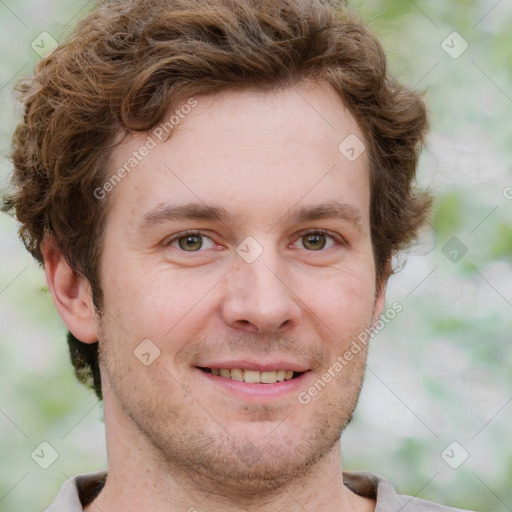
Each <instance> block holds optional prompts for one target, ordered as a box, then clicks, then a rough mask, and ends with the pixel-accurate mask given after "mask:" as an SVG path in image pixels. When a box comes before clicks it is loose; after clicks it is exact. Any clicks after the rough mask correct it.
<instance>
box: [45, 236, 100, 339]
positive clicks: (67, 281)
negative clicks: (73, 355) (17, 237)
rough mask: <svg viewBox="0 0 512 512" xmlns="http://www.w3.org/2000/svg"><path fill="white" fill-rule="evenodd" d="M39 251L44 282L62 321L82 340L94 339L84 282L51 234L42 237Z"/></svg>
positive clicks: (92, 314)
mask: <svg viewBox="0 0 512 512" xmlns="http://www.w3.org/2000/svg"><path fill="white" fill-rule="evenodd" d="M41 250H42V253H43V258H44V271H45V275H46V282H47V283H48V288H49V289H50V293H51V295H52V298H53V302H54V304H55V307H56V308H57V311H58V312H59V315H60V316H61V318H62V320H63V321H64V324H65V325H66V327H67V328H68V329H69V331H70V332H71V333H72V334H73V336H74V337H75V338H77V339H78V340H80V341H82V342H84V343H95V342H96V341H98V335H97V330H96V314H95V309H94V304H93V301H92V293H91V289H90V286H89V283H88V281H87V280H86V279H85V278H83V277H81V276H79V275H78V274H77V273H76V272H74V271H73V270H72V269H71V268H70V266H69V265H68V263H67V261H66V259H65V258H64V256H63V255H62V252H61V250H60V248H59V247H58V245H57V243H56V241H55V239H54V238H53V237H50V236H48V237H46V238H45V240H44V241H43V243H42V246H41Z"/></svg>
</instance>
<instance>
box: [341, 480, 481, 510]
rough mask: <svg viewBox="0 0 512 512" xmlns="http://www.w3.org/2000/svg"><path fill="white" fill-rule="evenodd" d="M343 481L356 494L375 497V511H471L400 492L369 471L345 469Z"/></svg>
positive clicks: (388, 482)
mask: <svg viewBox="0 0 512 512" xmlns="http://www.w3.org/2000/svg"><path fill="white" fill-rule="evenodd" d="M343 482H344V484H345V485H346V486H347V487H348V488H349V489H350V490H351V491H353V492H355V493H356V494H359V495H360V496H365V497H368V498H373V499H375V500H376V502H377V506H376V508H375V512H391V511H392V510H400V511H401V512H471V511H463V510H462V509H460V508H452V507H446V506H444V505H439V504H437V503H433V502H431V501H427V500H423V499H421V498H416V497H414V496H406V495H404V494H398V493H397V492H396V490H395V488H394V487H393V485H392V484H391V482H390V481H389V480H388V479H387V478H385V477H383V476H381V475H377V474H375V473H371V472H369V471H344V472H343Z"/></svg>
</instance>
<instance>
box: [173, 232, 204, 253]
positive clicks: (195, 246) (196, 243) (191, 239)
mask: <svg viewBox="0 0 512 512" xmlns="http://www.w3.org/2000/svg"><path fill="white" fill-rule="evenodd" d="M178 245H179V246H180V249H183V250H184V251H198V250H199V249H201V247H202V246H203V237H202V236H201V235H187V236H183V237H181V238H179V239H178Z"/></svg>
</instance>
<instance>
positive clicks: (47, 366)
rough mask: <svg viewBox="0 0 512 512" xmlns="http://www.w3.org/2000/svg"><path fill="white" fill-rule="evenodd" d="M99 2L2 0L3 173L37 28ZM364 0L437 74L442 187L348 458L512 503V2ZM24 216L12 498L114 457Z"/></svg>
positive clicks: (4, 337) (437, 166)
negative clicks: (38, 458) (43, 463)
mask: <svg viewBox="0 0 512 512" xmlns="http://www.w3.org/2000/svg"><path fill="white" fill-rule="evenodd" d="M93 4H94V2H92V1H89V2H86V1H78V2H77V1H70V0H0V48H1V55H2V57H1V61H0V115H1V123H0V152H1V158H0V187H2V188H4V187H5V186H6V184H7V177H8V174H9V172H10V169H11V164H10V162H9V160H8V158H7V154H8V152H9V147H10V138H11V134H12V131H13V129H14V127H15V125H16V119H17V117H18V116H19V115H20V109H19V106H17V105H16V103H15V101H14V98H13V93H12V84H13V82H14V81H15V80H16V79H17V78H19V77H21V76H26V75H29V74H30V73H31V70H32V68H33V66H34V64H35V63H36V62H37V60H38V59H39V55H38V53H37V51H38V47H37V44H39V45H40V46H41V45H42V43H41V39H43V41H44V44H45V45H48V44H51V38H53V39H54V40H56V41H63V39H64V38H65V36H66V34H67V33H68V31H69V29H70V27H72V26H73V25H74V23H75V22H76V21H77V20H78V19H79V18H80V17H82V16H83V15H85V14H86V13H87V12H88V11H89V10H90V9H91V8H92V6H93ZM352 5H353V6H354V8H355V9H356V10H357V11H359V13H360V14H361V15H362V17H363V19H364V20H365V21H366V22H367V23H368V24H369V26H370V27H371V29H372V30H373V31H374V32H375V33H376V34H377V35H378V36H379V37H380V39H381V41H382V43H383V45H384V48H385V49H386V51H387V53H388V56H389V59H390V69H391V70H392V73H393V74H394V75H395V76H397V77H398V78H400V79H401V80H402V81H404V82H405V83H407V84H408V85H410V86H414V87H416V88H418V89H420V90H423V91H425V99H426V101H427V103H428V108H429V111H430V121H431V133H430V135H429V137H428V141H427V145H426V147H425V149H424V151H423V154H422V158H421V162H420V168H419V173H418V179H419V184H420V185H421V186H424V187H429V188H430V189H431V191H432V192H433V193H434V194H435V196H436V198H437V199H436V204H435V215H434V218H433V222H432V226H431V227H430V228H429V229H428V230H426V232H425V233H424V236H423V237H422V239H421V240H420V241H419V242H418V243H417V244H416V245H415V246H414V247H411V249H410V250H408V251H407V253H406V254H403V255H402V256H401V257H400V258H399V259H397V261H396V262H395V263H396V264H397V265H403V269H402V270H401V271H400V272H399V273H398V274H397V275H395V276H393V277H392V278H391V281H390V284H389V287H388V304H389V305H390V306H391V304H393V303H394V302H395V301H397V302H399V303H401V304H402V305H403V310H402V311H401V312H400V313H399V314H398V315H396V317H395V318H394V319H393V320H392V321H391V322H390V323H389V324H388V325H387V326H386V328H385V329H384V330H383V331H381V332H380V333H379V334H378V336H376V337H375V339H374V340H373V342H372V347H371V352H370V357H369V369H368V372H367V376H366V381H365V386H364V389H363V393H362V395H361V400H360V403H359V405H358V408H357V410H356V414H355V417H354V420H353V422H352V423H351V425H349V427H348V428H347V430H346V432H345V433H344V436H343V441H342V450H343V463H344V468H345V469H353V470H357V469H366V470H370V471H374V472H377V473H380V474H382V475H385V476H387V477H388V478H390V479H391V481H392V482H393V483H394V484H395V486H396V487H397V489H398V490H399V492H401V493H404V494H410V495H418V496H419V497H423V498H425V499H430V500H433V501H437V502H441V503H444V504H446V505H451V506H458V507H463V508H472V509H475V510H480V511H507V510H512V436H511V424H512V421H511V420H512V386H511V369H512V350H511V349H510V340H511V338H512V265H511V261H512V171H511V169H512V166H511V164H512V151H511V149H510V146H511V145H512V78H511V75H512V3H511V2H510V1H509V0H501V1H498V0H490V1H487V0H478V1H462V0H458V1H451V2H446V1H443V0H430V1H428V2H425V1H423V2H421V1H420V0H416V1H412V0H411V1H409V0H404V1H394V2H385V1H381V0H368V1H361V0H359V1H354V2H352ZM43 32H46V33H47V34H48V35H49V36H50V37H48V35H45V34H43V35H41V33H43ZM453 32H457V34H453ZM34 41H35V43H33V42H34ZM466 45H467V48H466V49H465V47H466ZM463 50H464V51H463ZM16 230H17V226H16V223H15V222H14V220H13V219H11V218H9V217H7V216H6V215H0V244H1V250H0V254H1V258H2V259H1V265H0V325H1V329H0V373H1V375H2V387H1V394H0V433H1V438H0V510H2V511H21V510H44V509H45V508H46V507H47V506H48V505H49V503H50V502H51V501H52V500H53V499H54V498H55V496H56V494H57V493H58V491H59V489H60V487H61V485H62V483H63V481H64V480H65V479H66V478H67V477H71V476H73V475H75V474H78V473H82V472H86V471H94V470H98V469H102V468H105V467H106V465H107V461H106V455H105V434H104V424H103V422H102V409H101V404H100V403H98V401H97V400H96V398H95V396H94V395H93V393H92V392H90V391H88V390H87V389H86V388H85V387H83V386H81V385H80V384H79V383H78V382H77V381H76V380H75V377H74V374H73V370H72V367H71V364H70V363H69V357H68V352H67V346H66V341H65V332H66V331H65V329H64V326H63V324H62V322H61V320H60V318H59V317H58V315H57V313H56V311H55V309H54V307H53V303H52V301H51V298H50V296H49V294H48V292H47V291H46V290H45V282H44V277H43V272H42V270H41V269H40V268H39V267H38V266H37V265H36V264H35V263H34V262H33V261H32V260H31V258H30V257H29V255H28V254H27V253H26V252H25V250H24V248H23V247H22V245H21V242H20V241H19V240H18V238H17V235H16ZM43 441H46V442H49V443H50V444H51V445H52V446H53V447H54V448H55V449H56V450H57V452H58V454H59V456H58V458H57V460H56V461H55V463H54V464H52V465H51V466H50V467H49V468H48V469H46V470H45V469H42V468H40V467H39V466H38V465H37V464H36V463H35V462H34V460H33V459H32V458H31V454H32V453H33V451H34V450H35V449H36V447H38V446H39V445H40V443H41V442H43ZM452 443H456V444H452ZM466 457H467V458H466Z"/></svg>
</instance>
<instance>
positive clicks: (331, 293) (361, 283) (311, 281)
mask: <svg viewBox="0 0 512 512" xmlns="http://www.w3.org/2000/svg"><path fill="white" fill-rule="evenodd" d="M372 277H373V274H371V272H368V273H366V274H365V273H361V274H355V273H349V272H344V271H338V272H336V273H332V274H331V275H329V276H322V277H320V276H318V275H317V276H310V277H309V278H308V280H304V279H303V280H302V285H301V292H300V294H298V295H299V298H300V299H301V300H302V301H303V303H304V305H305V306H306V308H308V309H310V310H311V311H312V312H313V313H314V315H315V316H316V317H317V318H318V319H320V320H321V321H322V323H323V324H324V327H325V328H326V329H328V331H329V332H330V334H331V337H332V336H335V335H336V334H339V333H343V337H344V338H345V335H353V334H354V332H356V334H357V333H358V331H359V330H361V329H364V328H365V327H367V326H368V325H369V323H370V322H371V317H372V313H373V309H374V300H375V285H374V282H373V281H372Z"/></svg>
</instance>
